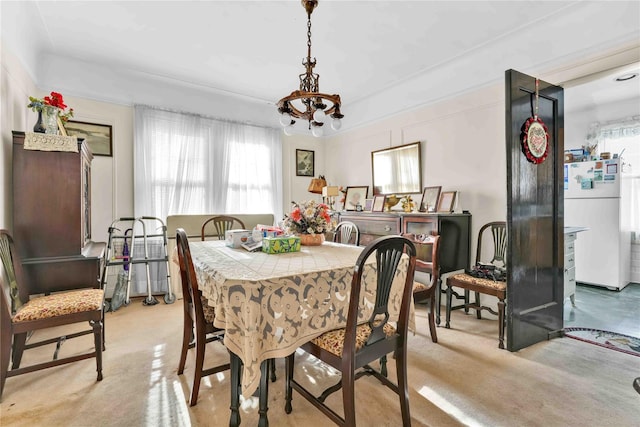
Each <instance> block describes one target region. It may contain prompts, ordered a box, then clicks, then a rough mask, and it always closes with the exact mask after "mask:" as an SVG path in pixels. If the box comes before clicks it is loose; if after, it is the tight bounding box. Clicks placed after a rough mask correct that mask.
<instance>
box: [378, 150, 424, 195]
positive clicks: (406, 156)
mask: <svg viewBox="0 0 640 427" xmlns="http://www.w3.org/2000/svg"><path fill="white" fill-rule="evenodd" d="M371 172H372V177H373V195H374V196H376V195H378V194H420V193H421V192H422V157H421V152H420V142H419V141H418V142H413V143H411V144H405V145H400V146H397V147H391V148H385V149H383V150H377V151H372V152H371Z"/></svg>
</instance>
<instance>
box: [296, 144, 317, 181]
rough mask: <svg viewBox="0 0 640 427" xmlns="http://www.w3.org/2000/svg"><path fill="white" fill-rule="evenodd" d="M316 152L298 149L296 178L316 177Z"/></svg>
mask: <svg viewBox="0 0 640 427" xmlns="http://www.w3.org/2000/svg"><path fill="white" fill-rule="evenodd" d="M314 169H315V152H313V151H311V150H300V149H296V176H314V175H315V170H314Z"/></svg>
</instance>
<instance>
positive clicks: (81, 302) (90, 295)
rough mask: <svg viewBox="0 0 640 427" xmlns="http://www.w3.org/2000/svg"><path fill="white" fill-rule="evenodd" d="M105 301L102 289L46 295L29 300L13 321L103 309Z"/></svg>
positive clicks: (25, 320)
mask: <svg viewBox="0 0 640 427" xmlns="http://www.w3.org/2000/svg"><path fill="white" fill-rule="evenodd" d="M103 303H104V291H103V290H102V289H81V290H77V291H70V292H62V293H57V294H51V295H46V296H43V297H38V298H34V299H31V300H29V302H27V303H26V304H25V305H23V306H22V307H21V308H20V309H19V310H18V312H17V313H16V314H15V315H14V316H13V322H14V323H18V322H28V321H33V320H41V319H50V318H52V317H59V316H65V315H68V314H74V313H83V312H87V311H96V310H101V309H102V304H103Z"/></svg>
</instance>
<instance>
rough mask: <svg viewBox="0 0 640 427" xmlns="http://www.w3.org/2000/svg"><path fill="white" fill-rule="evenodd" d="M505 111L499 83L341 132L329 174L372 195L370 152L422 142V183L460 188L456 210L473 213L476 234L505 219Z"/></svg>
mask: <svg viewBox="0 0 640 427" xmlns="http://www.w3.org/2000/svg"><path fill="white" fill-rule="evenodd" d="M504 114H505V113H504V88H503V86H502V85H499V86H497V85H496V86H493V87H490V88H483V89H479V90H476V91H474V92H472V93H467V94H464V95H462V96H459V97H457V98H455V99H452V100H448V101H444V102H440V103H438V104H435V105H431V106H427V107H424V108H421V109H418V110H415V111H412V112H409V113H404V114H400V115H397V116H394V117H391V118H389V119H387V120H384V121H381V122H379V123H376V124H375V125H371V126H367V127H365V128H360V129H356V130H354V131H350V132H347V133H344V134H339V135H337V136H335V137H333V138H329V139H328V140H327V142H326V150H327V164H326V169H327V175H328V176H330V177H331V178H332V180H334V181H335V182H336V184H337V185H342V186H345V187H346V186H353V185H368V186H369V194H370V195H371V191H372V190H371V185H372V184H371V151H375V150H379V149H382V148H388V147H392V146H398V145H402V144H408V143H411V142H415V141H421V142H422V147H421V148H422V175H423V176H422V184H423V187H427V186H437V185H440V186H442V191H459V192H460V203H458V206H457V210H459V211H462V210H468V211H470V212H471V214H472V215H473V217H472V235H476V234H477V232H478V230H479V229H480V227H481V226H482V224H485V223H487V222H489V221H499V220H506V212H507V191H506V190H507V189H506V179H507V178H506V149H505V139H504V138H505V137H504V129H505V126H504V121H505V116H504ZM420 197H421V195H417V196H416V198H418V201H419V199H420ZM473 256H475V254H473Z"/></svg>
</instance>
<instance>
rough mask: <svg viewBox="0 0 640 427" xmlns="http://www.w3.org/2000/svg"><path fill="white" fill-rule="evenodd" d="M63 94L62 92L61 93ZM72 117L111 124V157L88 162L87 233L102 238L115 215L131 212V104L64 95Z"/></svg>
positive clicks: (102, 239)
mask: <svg viewBox="0 0 640 427" xmlns="http://www.w3.org/2000/svg"><path fill="white" fill-rule="evenodd" d="M63 95H64V94H63ZM65 103H66V104H67V105H68V106H69V107H72V108H73V109H74V112H75V115H74V117H73V119H72V120H78V121H82V122H90V123H99V124H105V125H111V129H112V135H111V138H112V151H113V156H112V157H106V156H94V157H93V162H92V163H91V236H92V239H93V240H94V241H98V242H106V241H107V239H108V228H109V225H111V222H112V221H113V220H114V219H116V218H121V217H130V216H133V214H134V213H133V107H130V106H125V105H117V104H110V103H106V102H98V101H93V100H89V99H84V98H75V97H70V96H65Z"/></svg>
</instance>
